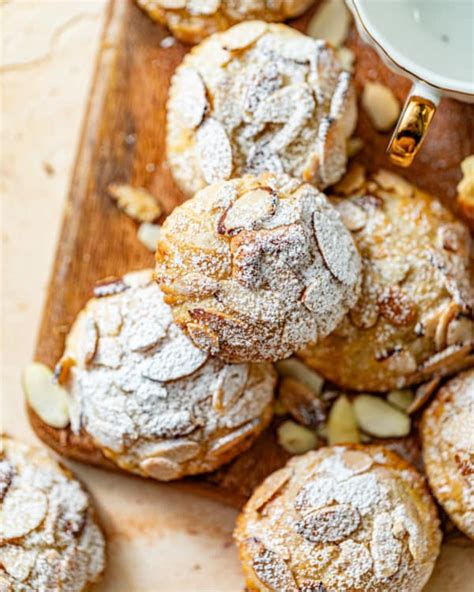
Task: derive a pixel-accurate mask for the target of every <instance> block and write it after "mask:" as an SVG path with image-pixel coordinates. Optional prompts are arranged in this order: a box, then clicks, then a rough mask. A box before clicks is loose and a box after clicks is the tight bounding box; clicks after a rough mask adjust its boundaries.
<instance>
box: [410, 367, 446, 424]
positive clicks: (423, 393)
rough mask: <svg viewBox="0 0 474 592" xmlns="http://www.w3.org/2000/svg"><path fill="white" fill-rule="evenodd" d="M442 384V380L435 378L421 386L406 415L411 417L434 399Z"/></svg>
mask: <svg viewBox="0 0 474 592" xmlns="http://www.w3.org/2000/svg"><path fill="white" fill-rule="evenodd" d="M440 382H441V378H439V377H438V376H435V377H434V378H432V379H431V380H430V381H429V382H425V383H424V384H421V385H420V386H419V387H418V388H417V389H416V391H415V397H414V398H413V400H412V402H411V403H410V405H408V407H407V408H406V413H408V415H411V414H412V413H416V412H417V411H418V410H419V409H421V408H422V407H423V406H424V405H425V404H426V403H427V402H428V401H429V400H430V398H431V397H432V395H433V394H434V393H435V392H436V389H437V388H438V386H439V383H440Z"/></svg>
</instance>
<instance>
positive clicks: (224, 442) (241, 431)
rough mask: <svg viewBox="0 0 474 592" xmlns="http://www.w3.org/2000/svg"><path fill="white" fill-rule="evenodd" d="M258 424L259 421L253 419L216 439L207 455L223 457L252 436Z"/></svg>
mask: <svg viewBox="0 0 474 592" xmlns="http://www.w3.org/2000/svg"><path fill="white" fill-rule="evenodd" d="M259 423H260V420H259V419H257V418H256V419H253V420H252V421H248V422H247V423H245V424H244V425H242V426H240V427H239V428H238V429H237V430H234V431H232V432H230V433H229V434H227V435H226V436H223V437H222V438H219V439H217V440H216V441H215V442H214V444H213V445H212V446H211V448H210V450H209V454H210V455H211V456H213V457H218V456H222V455H225V454H226V453H227V452H228V451H229V450H232V448H235V446H237V445H238V444H240V443H241V442H242V441H243V440H246V439H247V438H248V437H249V436H250V435H251V434H253V433H254V432H255V429H256V427H257V426H258V425H259Z"/></svg>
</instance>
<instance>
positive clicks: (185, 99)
mask: <svg viewBox="0 0 474 592" xmlns="http://www.w3.org/2000/svg"><path fill="white" fill-rule="evenodd" d="M167 113H168V114H167V139H166V143H167V157H168V163H169V165H170V167H171V172H172V173H173V176H174V178H175V181H176V182H177V183H178V185H179V186H180V187H181V189H182V190H183V191H184V192H186V193H187V194H188V195H193V194H194V193H195V192H196V191H198V190H199V189H202V187H204V186H205V185H208V184H210V183H213V182H215V181H222V180H226V179H229V178H231V177H239V176H241V175H243V174H246V173H252V174H257V173H261V172H266V171H272V172H276V173H283V172H284V173H287V174H289V175H292V176H294V177H297V178H299V179H304V180H305V181H307V182H309V183H312V184H314V185H315V186H316V187H319V188H324V187H326V186H327V185H330V184H332V183H335V182H336V181H337V180H338V179H339V178H340V177H341V176H342V175H343V173H344V171H345V168H346V160H347V158H346V139H347V138H348V137H349V136H350V135H351V134H352V131H353V129H354V126H355V122H356V117H357V112H356V102H355V94H354V89H353V86H352V83H351V75H350V74H349V73H348V72H346V71H343V69H342V67H341V64H340V62H339V59H338V58H337V56H336V54H335V52H334V51H333V49H332V48H331V47H330V45H329V44H328V43H327V42H325V41H320V40H316V39H313V38H311V37H307V36H306V35H303V34H302V33H299V32H298V31H296V30H295V29H292V28H291V27H287V26H286V25H268V24H266V23H264V22H262V21H252V22H249V23H243V24H241V25H237V26H235V27H233V28H232V29H229V30H228V31H226V32H225V33H218V34H216V35H213V36H212V37H210V38H209V39H207V40H206V41H204V42H203V43H201V44H200V45H198V46H197V47H195V48H194V49H193V50H192V51H191V52H190V53H188V54H187V55H186V56H185V58H184V60H183V62H182V64H181V65H180V66H179V67H178V68H177V70H176V72H175V74H174V77H173V80H172V84H171V88H170V96H169V100H168V106H167Z"/></svg>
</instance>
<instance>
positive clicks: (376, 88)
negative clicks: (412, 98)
mask: <svg viewBox="0 0 474 592" xmlns="http://www.w3.org/2000/svg"><path fill="white" fill-rule="evenodd" d="M362 106H363V107H364V109H365V111H366V112H367V115H368V116H369V118H370V120H371V121H372V123H373V125H374V127H375V129H376V130H377V131H379V132H387V131H389V130H390V129H392V127H393V126H394V125H395V122H396V121H397V119H398V117H399V115H400V110H401V109H400V103H399V102H398V100H397V99H396V97H395V95H394V94H393V92H392V90H391V89H390V88H388V86H385V85H384V84H381V83H380V82H366V83H365V85H364V90H363V91H362Z"/></svg>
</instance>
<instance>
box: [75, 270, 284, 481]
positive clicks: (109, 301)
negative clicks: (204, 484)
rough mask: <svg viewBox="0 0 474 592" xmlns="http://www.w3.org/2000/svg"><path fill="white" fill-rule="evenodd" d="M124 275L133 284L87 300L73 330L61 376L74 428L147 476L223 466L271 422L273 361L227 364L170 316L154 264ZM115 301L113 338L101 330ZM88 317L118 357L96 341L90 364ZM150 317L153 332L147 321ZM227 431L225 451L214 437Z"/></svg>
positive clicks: (169, 476)
mask: <svg viewBox="0 0 474 592" xmlns="http://www.w3.org/2000/svg"><path fill="white" fill-rule="evenodd" d="M124 281H125V282H126V283H127V285H128V289H127V290H124V291H123V292H121V293H120V294H115V295H112V296H109V297H106V298H101V299H100V300H97V299H93V300H91V301H89V303H88V304H87V306H86V307H85V309H84V310H83V311H82V312H81V313H80V315H79V317H78V319H77V320H76V323H75V325H74V326H73V328H72V330H71V333H70V335H69V337H68V340H67V344H66V350H65V353H64V357H65V358H72V359H74V360H76V365H74V366H73V367H72V368H71V369H70V372H69V376H68V378H67V380H66V382H65V384H64V386H65V388H66V389H67V391H68V393H69V397H70V414H71V427H72V429H73V431H74V432H75V433H76V434H79V433H80V432H81V431H82V430H84V431H85V432H87V433H88V434H89V435H90V436H91V437H92V438H93V440H94V442H95V443H96V445H97V446H98V447H99V448H101V450H102V451H103V452H104V454H106V455H107V456H108V457H109V458H110V459H111V460H113V461H114V462H115V463H116V464H117V465H119V466H121V467H122V468H124V469H126V470H128V471H132V472H136V473H139V474H142V475H146V476H151V477H154V478H157V479H163V480H168V479H176V478H179V477H182V476H183V475H186V474H194V473H200V472H204V471H209V470H212V469H214V468H217V467H218V466H219V465H220V464H222V462H224V461H226V460H230V458H232V457H233V456H235V454H237V453H238V452H239V451H240V450H242V448H243V447H246V446H248V445H249V444H250V443H251V441H252V440H253V439H254V438H255V437H256V436H257V435H258V433H260V431H261V430H262V429H263V428H264V427H265V426H266V425H267V423H268V422H269V421H270V418H271V403H272V400H273V389H274V384H275V376H274V372H273V370H272V368H271V367H270V366H269V365H267V364H262V365H254V364H241V365H237V366H233V365H229V364H225V363H224V362H222V361H220V360H218V359H215V358H210V357H209V355H208V354H207V353H206V352H203V351H202V350H200V349H198V348H197V347H196V346H195V345H193V343H192V342H191V341H190V340H189V338H187V337H186V336H185V335H184V334H183V333H182V331H181V330H180V329H179V328H178V327H177V326H176V325H175V324H174V323H173V322H172V317H171V312H170V309H169V307H168V306H167V305H166V304H165V303H164V301H163V296H162V294H161V292H160V290H159V288H158V287H157V286H156V284H155V283H154V282H153V278H152V272H151V270H146V271H143V272H137V273H136V274H128V275H127V276H125V278H124ZM109 308H110V309H113V310H114V311H115V313H117V314H119V315H120V323H119V324H118V329H117V332H116V334H115V335H114V337H113V338H110V337H106V336H103V335H102V333H101V327H104V326H106V324H104V323H103V322H102V320H103V318H104V317H107V315H108V314H109ZM115 313H114V314H115ZM91 317H93V318H94V319H95V320H96V325H97V327H98V330H99V344H100V343H101V341H104V340H106V339H113V342H114V343H115V344H116V346H117V349H118V350H119V351H120V357H119V358H118V360H117V363H114V364H110V363H108V364H104V354H101V352H100V348H98V351H97V353H96V355H95V357H93V358H92V359H91V360H90V362H89V363H88V364H87V365H86V364H84V363H83V362H81V360H83V354H82V350H83V348H84V347H85V346H86V345H87V341H86V340H85V339H84V332H83V327H84V326H85V325H87V323H88V319H89V318H91ZM144 319H147V320H148V323H149V324H151V325H152V326H153V327H155V330H154V331H147V330H144V327H143V321H144ZM140 333H141V339H140V340H139V341H138V343H137V338H138V335H139V334H140ZM242 426H245V434H244V436H245V442H243V440H244V438H243V437H241V435H240V432H239V430H240V429H241V427H242ZM234 435H236V439H235V442H233V444H232V442H231V441H232V438H233V436H234ZM223 437H228V439H229V442H231V443H230V444H229V445H228V446H227V447H226V450H224V451H223V452H222V454H220V455H219V454H216V452H215V445H216V443H218V442H220V441H221V440H222V438H223Z"/></svg>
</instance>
